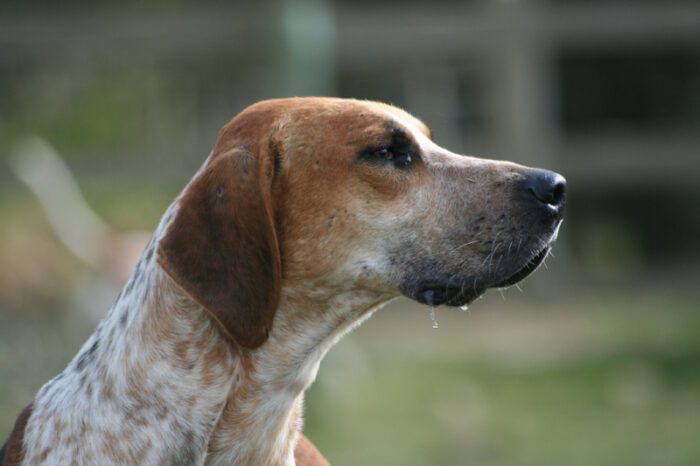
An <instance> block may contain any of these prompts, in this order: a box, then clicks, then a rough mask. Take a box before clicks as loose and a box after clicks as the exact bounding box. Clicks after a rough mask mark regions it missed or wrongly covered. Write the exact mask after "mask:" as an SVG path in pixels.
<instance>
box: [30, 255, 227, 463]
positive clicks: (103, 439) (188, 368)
mask: <svg viewBox="0 0 700 466" xmlns="http://www.w3.org/2000/svg"><path fill="white" fill-rule="evenodd" d="M153 251H154V246H153V245H150V246H149V248H148V249H147V251H146V253H145V254H144V257H143V258H142V259H141V261H140V262H139V264H138V266H137V267H136V270H135V272H134V274H133V275H132V277H131V278H130V280H129V282H128V283H127V285H126V286H125V287H124V290H123V291H122V293H121V294H120V297H119V298H118V299H117V302H116V303H115V305H114V306H113V308H112V309H111V311H110V312H109V314H108V315H107V316H106V317H105V319H104V320H103V321H102V322H101V323H100V325H99V326H98V328H97V329H96V330H95V332H94V333H93V334H92V335H91V336H90V338H89V339H88V340H87V342H86V343H85V344H84V345H83V347H82V348H81V350H80V351H79V352H78V355H77V356H76V357H75V359H74V360H73V361H72V362H71V363H70V364H69V365H68V366H67V367H66V369H65V370H64V371H63V372H62V373H61V374H59V375H58V376H57V377H55V378H54V379H53V380H52V381H50V382H49V383H47V384H46V385H45V386H44V387H43V388H42V389H41V390H40V392H39V393H38V394H37V396H36V398H35V401H34V409H33V413H32V418H33V419H34V420H35V422H30V424H29V426H28V428H27V430H26V432H25V444H26V445H31V449H30V450H29V451H28V457H27V461H28V464H35V463H36V464H39V463H41V462H42V461H43V460H42V455H43V457H44V458H45V457H46V455H50V456H49V457H50V458H51V460H52V462H54V463H56V464H63V463H65V464H68V463H71V460H73V459H75V460H76V461H77V462H78V463H90V462H92V461H95V460H96V459H99V458H103V459H104V460H105V461H110V462H113V463H115V464H152V465H156V464H196V463H197V462H200V461H201V460H202V459H203V458H204V456H205V455H206V452H207V446H208V442H209V438H210V436H211V432H212V431H213V429H214V428H215V426H216V423H217V422H218V419H219V417H220V414H221V412H222V411H223V407H224V406H225V404H226V399H227V395H228V393H229V392H230V391H231V387H232V385H233V380H234V379H235V377H236V374H237V371H238V370H239V367H238V365H237V364H236V358H235V357H234V352H233V348H232V347H231V346H230V345H222V344H221V340H222V338H223V337H222V332H221V329H220V328H219V327H218V324H216V323H215V322H213V321H212V320H211V318H209V316H208V315H207V314H206V313H204V312H202V311H201V308H199V306H197V305H195V304H194V303H193V302H192V300H191V299H189V298H188V297H187V296H185V295H184V293H183V292H182V291H181V290H179V289H178V288H177V287H176V286H175V285H174V283H172V281H171V280H170V279H169V278H168V277H167V275H166V274H165V273H164V272H163V271H162V270H161V269H160V267H159V266H158V264H157V263H156V261H155V257H154V256H155V254H154V252H153Z"/></svg>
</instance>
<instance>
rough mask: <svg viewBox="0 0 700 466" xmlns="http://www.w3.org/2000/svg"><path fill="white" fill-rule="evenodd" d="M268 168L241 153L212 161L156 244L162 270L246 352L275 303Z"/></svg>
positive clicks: (277, 273) (263, 333)
mask: <svg viewBox="0 0 700 466" xmlns="http://www.w3.org/2000/svg"><path fill="white" fill-rule="evenodd" d="M271 167H272V161H270V160H266V158H265V156H264V155H261V154H259V153H255V154H253V153H249V152H247V151H244V150H234V151H232V152H230V153H227V154H218V155H217V156H215V157H212V160H211V161H210V162H209V164H208V166H207V167H206V168H205V169H204V171H203V172H202V173H201V174H200V175H199V176H198V177H197V178H196V179H195V180H194V181H193V182H192V184H191V185H190V187H189V188H188V189H187V191H186V192H185V194H184V195H183V197H182V199H181V202H180V208H179V210H178V212H177V214H176V217H175V219H174V220H173V222H172V224H171V225H170V227H169V228H168V231H167V233H166V235H165V237H164V238H163V239H162V240H161V242H160V259H159V262H160V264H161V266H162V267H163V269H164V270H165V271H166V272H167V273H168V275H170V277H171V278H173V280H174V281H175V282H176V283H177V284H178V285H180V286H181V287H182V288H183V290H184V291H186V292H187V293H188V294H189V295H190V296H191V297H192V298H193V299H194V300H195V301H197V302H198V303H200V304H201V305H202V306H203V307H204V309H205V310H207V311H208V312H209V313H210V314H211V316H212V317H213V318H214V320H216V321H217V322H218V323H220V324H221V325H222V327H223V328H224V329H225V330H226V332H227V333H228V334H229V335H230V336H231V337H232V339H233V341H235V342H236V343H238V344H239V345H241V346H244V347H247V348H255V347H258V346H259V345H261V344H262V343H263V342H264V341H265V340H266V339H267V335H268V334H269V332H270V328H271V327H272V320H273V317H274V311H275V309H276V308H277V300H278V299H279V287H280V279H281V265H280V255H279V249H278V245H277V236H276V232H275V229H274V224H273V220H272V205H271V197H270V196H271V194H270V185H271V181H272V180H271V175H272V172H271ZM268 172H269V173H268Z"/></svg>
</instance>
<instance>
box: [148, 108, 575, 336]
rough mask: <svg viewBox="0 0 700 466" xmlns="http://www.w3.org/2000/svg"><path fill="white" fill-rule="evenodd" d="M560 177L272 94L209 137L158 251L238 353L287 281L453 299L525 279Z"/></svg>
mask: <svg viewBox="0 0 700 466" xmlns="http://www.w3.org/2000/svg"><path fill="white" fill-rule="evenodd" d="M564 191H565V180H564V178H562V177H561V176H560V175H558V174H556V173H552V172H549V171H543V170H536V169H532V168H526V167H523V166H520V165H516V164H513V163H509V162H500V161H493V160H485V159H480V158H475V157H468V156H463V155H457V154H454V153H452V152H450V151H448V150H446V149H444V148H442V147H440V146H438V145H437V144H435V143H434V142H433V141H432V137H431V134H430V131H429V130H428V129H427V127H426V126H425V125H424V124H423V123H422V122H420V121H419V120H417V119H416V118H414V117H412V116H411V115H409V114H407V113H406V112H404V111H402V110H400V109H398V108H395V107H392V106H389V105H385V104H381V103H376V102H365V101H355V100H342V99H325V98H299V99H284V100H271V101H265V102H261V103H258V104H256V105H253V106H252V107H249V108H248V109H246V110H245V111H243V112H242V113H240V114H239V115H238V116H236V117H235V118H234V119H233V120H232V121H231V122H230V123H229V124H228V125H226V126H225V127H224V129H223V130H222V131H221V133H220V137H219V141H218V142H217V145H216V146H215V148H214V151H213V153H212V155H211V156H210V158H209V159H208V161H207V163H206V164H205V166H204V167H203V169H202V170H201V171H200V173H199V174H198V175H197V176H196V177H195V178H194V179H193V181H192V182H191V183H190V185H189V186H188V188H186V190H185V192H184V194H183V196H182V198H181V201H180V207H179V210H178V212H177V214H176V217H175V219H174V220H173V223H172V225H171V226H170V228H169V230H168V232H167V233H166V235H165V237H164V238H163V240H162V241H161V245H160V250H161V264H162V265H163V266H164V268H165V269H166V271H168V273H169V274H170V275H171V276H172V277H173V278H174V279H175V280H176V281H177V282H178V283H180V285H181V286H182V287H183V288H184V289H185V290H187V291H188V292H189V293H190V294H191V295H192V296H193V297H194V298H195V299H196V300H198V301H199V302H200V303H202V304H203V305H204V307H205V308H207V309H209V311H210V312H212V314H213V315H214V316H215V317H216V318H217V319H218V320H219V321H220V322H222V324H223V325H224V327H225V328H227V329H228V330H229V332H230V333H231V334H232V336H233V338H234V339H235V340H237V341H238V342H239V343H241V344H242V345H243V346H248V347H255V346H258V345H259V344H261V343H262V342H263V341H264V340H265V337H266V335H267V332H268V331H269V329H270V327H271V325H272V321H273V317H274V311H275V309H276V306H277V302H278V297H279V294H280V289H281V288H282V287H297V288H303V287H307V288H309V287H313V288H316V289H324V288H325V289H334V290H343V291H348V290H365V291H372V292H376V293H377V294H380V295H382V296H388V297H391V296H395V295H398V294H404V295H406V296H408V297H409V298H411V299H414V300H417V301H419V302H422V303H427V304H434V305H439V304H447V305H463V304H467V303H469V302H471V301H472V300H474V299H475V298H476V297H478V296H479V295H481V294H482V293H484V292H485V291H486V289H488V288H492V287H503V286H508V285H512V284H514V283H516V282H518V281H519V280H521V279H523V278H525V277H526V276H527V275H528V274H530V273H531V272H532V271H534V270H535V269H536V268H537V266H538V265H539V264H540V263H541V262H542V261H543V260H544V258H545V256H546V255H547V253H548V251H549V248H550V245H551V242H552V241H553V240H554V239H555V237H556V234H557V231H558V228H559V225H560V224H561V219H562V212H563V207H564V200H565V195H564Z"/></svg>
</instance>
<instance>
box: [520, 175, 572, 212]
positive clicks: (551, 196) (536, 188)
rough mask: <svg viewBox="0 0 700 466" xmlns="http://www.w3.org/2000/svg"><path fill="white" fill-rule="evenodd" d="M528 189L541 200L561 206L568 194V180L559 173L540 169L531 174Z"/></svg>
mask: <svg viewBox="0 0 700 466" xmlns="http://www.w3.org/2000/svg"><path fill="white" fill-rule="evenodd" d="M527 187H528V191H529V192H530V193H531V194H532V195H533V196H534V197H535V198H536V199H537V200H539V201H540V202H542V203H544V204H547V205H549V206H552V207H555V208H559V207H561V206H562V205H563V204H564V198H565V196H566V180H565V179H564V177H563V176H561V175H559V174H558V173H554V172H550V171H546V170H538V171H536V172H534V173H532V174H531V175H530V176H529V179H528V182H527Z"/></svg>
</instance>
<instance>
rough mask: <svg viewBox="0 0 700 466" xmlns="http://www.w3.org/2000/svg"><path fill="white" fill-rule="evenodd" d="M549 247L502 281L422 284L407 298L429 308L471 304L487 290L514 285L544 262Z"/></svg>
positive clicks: (478, 280) (477, 280)
mask: <svg viewBox="0 0 700 466" xmlns="http://www.w3.org/2000/svg"><path fill="white" fill-rule="evenodd" d="M550 249H551V248H550V246H549V245H547V246H545V247H544V248H543V249H542V250H541V251H539V252H538V253H536V254H535V255H534V256H532V258H531V259H530V260H528V261H527V262H526V263H525V265H524V266H523V267H522V268H520V269H518V270H517V271H516V272H515V273H513V274H512V275H509V276H508V277H507V278H505V279H503V280H499V281H496V282H485V281H483V280H482V279H479V278H475V279H467V280H464V281H463V282H462V283H461V284H460V285H459V286H455V285H451V284H445V283H444V282H428V283H424V284H422V285H421V286H419V287H417V289H416V290H415V291H414V292H412V293H409V296H410V297H411V298H413V299H415V300H416V301H418V302H420V303H423V304H427V305H430V306H440V305H447V306H464V305H468V304H471V303H472V302H473V301H474V300H475V299H477V298H478V297H479V296H481V295H482V294H484V293H485V292H486V290H487V289H489V288H504V287H508V286H511V285H515V284H516V283H518V282H519V281H521V280H523V279H524V278H525V277H527V276H528V275H530V274H531V273H532V272H534V271H535V270H537V268H538V267H539V266H540V265H541V264H542V262H544V259H545V258H546V257H547V254H549V251H550Z"/></svg>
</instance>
